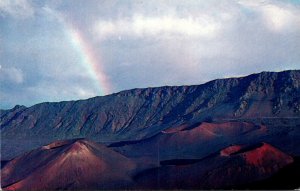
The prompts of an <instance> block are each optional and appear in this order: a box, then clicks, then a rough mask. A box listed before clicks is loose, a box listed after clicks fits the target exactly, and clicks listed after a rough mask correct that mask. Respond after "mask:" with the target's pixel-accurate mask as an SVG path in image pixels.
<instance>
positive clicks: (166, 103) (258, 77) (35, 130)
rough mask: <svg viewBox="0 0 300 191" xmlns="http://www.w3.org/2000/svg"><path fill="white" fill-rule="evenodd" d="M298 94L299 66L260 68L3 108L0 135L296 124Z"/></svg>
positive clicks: (127, 135) (99, 134) (116, 137)
mask: <svg viewBox="0 0 300 191" xmlns="http://www.w3.org/2000/svg"><path fill="white" fill-rule="evenodd" d="M299 95H300V70H289V71H283V72H262V73H258V74H251V75H248V76H245V77H239V78H226V79H216V80H212V81H210V82H207V83H205V84H201V85H192V86H163V87H154V88H137V89H132V90H125V91H121V92H119V93H114V94H111V95H108V96H98V97H93V98H89V99H86V100H77V101H63V102H45V103H40V104H36V105H34V106H31V107H24V106H16V107H14V108H13V109H11V110H5V111H1V112H0V116H1V124H0V126H1V138H2V139H3V140H10V139H22V140H35V139H44V140H48V142H49V141H53V140H58V139H70V138H82V137H84V138H89V139H92V140H94V141H99V142H116V141H134V140H140V139H145V138H147V137H151V136H154V135H156V134H158V133H160V132H161V131H163V130H165V129H168V128H170V127H174V126H180V125H183V124H186V123H188V124H190V125H193V124H197V123H201V122H205V121H208V122H209V121H222V120H248V119H249V120H250V121H251V119H252V118H253V119H255V120H256V121H254V123H261V122H262V121H264V123H265V121H266V123H268V122H269V121H270V120H267V119H268V118H278V121H279V123H278V125H280V124H282V125H284V124H283V122H282V120H280V119H281V118H286V117H288V118H293V117H294V118H295V119H296V122H295V123H297V124H298V123H299V122H298V121H297V120H298V118H300V96H299ZM259 120H260V121H259ZM252 122H253V120H252ZM272 123H273V122H272ZM288 123H291V120H290V121H289V122H288ZM293 123H294V122H293ZM39 146H40V145H39Z"/></svg>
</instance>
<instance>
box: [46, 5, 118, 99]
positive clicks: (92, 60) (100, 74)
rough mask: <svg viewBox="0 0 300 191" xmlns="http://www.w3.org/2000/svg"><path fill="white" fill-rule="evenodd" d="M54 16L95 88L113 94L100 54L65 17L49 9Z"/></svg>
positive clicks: (100, 91) (102, 92)
mask: <svg viewBox="0 0 300 191" xmlns="http://www.w3.org/2000/svg"><path fill="white" fill-rule="evenodd" d="M46 11H47V12H48V13H50V14H51V15H52V16H54V17H55V18H56V19H58V21H59V22H60V23H61V24H62V26H63V29H64V31H65V34H66V36H67V37H68V40H69V42H70V43H71V45H72V47H73V48H74V50H75V51H77V53H78V55H79V56H80V62H79V63H80V64H81V65H82V66H83V67H84V68H85V70H86V71H87V72H88V74H89V76H90V77H91V78H92V79H93V82H94V83H95V88H96V89H97V91H98V92H99V93H100V94H102V95H103V94H104V95H106V94H109V93H111V92H112V86H111V83H110V82H109V80H108V79H109V78H108V77H107V75H106V74H105V72H104V69H103V62H102V60H101V57H100V54H99V53H98V54H97V53H96V52H95V51H94V48H93V47H92V46H91V45H90V44H91V43H89V41H88V40H87V39H86V38H85V36H84V34H83V33H82V32H81V31H80V30H79V29H78V28H77V27H75V25H74V24H73V22H71V21H69V20H67V19H66V17H64V16H63V15H61V14H59V13H58V12H55V11H54V10H51V9H49V8H47V10H46Z"/></svg>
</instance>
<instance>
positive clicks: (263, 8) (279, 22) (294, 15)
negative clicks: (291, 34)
mask: <svg viewBox="0 0 300 191" xmlns="http://www.w3.org/2000/svg"><path fill="white" fill-rule="evenodd" d="M239 4H240V5H242V6H244V7H246V8H248V9H251V11H253V12H256V13H257V14H259V16H261V19H262V20H263V22H264V23H265V24H266V26H268V28H269V29H270V30H272V31H273V32H281V31H283V30H284V31H288V30H289V29H290V28H291V27H293V26H297V25H298V26H300V18H299V16H298V15H299V14H300V10H299V9H297V7H295V6H292V4H289V3H282V2H280V1H279V2H277V3H272V2H271V1H245V0H240V1H239Z"/></svg>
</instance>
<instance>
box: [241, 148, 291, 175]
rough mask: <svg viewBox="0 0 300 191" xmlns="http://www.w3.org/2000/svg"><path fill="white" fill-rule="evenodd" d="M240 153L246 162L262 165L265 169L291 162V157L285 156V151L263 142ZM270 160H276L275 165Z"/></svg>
mask: <svg viewBox="0 0 300 191" xmlns="http://www.w3.org/2000/svg"><path fill="white" fill-rule="evenodd" d="M241 155H242V157H243V158H244V159H245V161H246V162H247V164H250V165H253V166H263V167H265V170H268V168H270V169H269V170H271V169H272V168H275V166H278V167H280V166H285V165H286V164H289V163H292V162H293V158H292V157H289V156H287V155H286V154H285V153H283V152H281V151H280V150H278V149H276V148H274V147H273V146H271V145H270V144H267V143H263V144H262V146H260V147H258V148H255V149H253V150H250V151H248V152H245V153H243V154H241ZM272 161H276V165H275V164H272ZM274 165H275V166H274Z"/></svg>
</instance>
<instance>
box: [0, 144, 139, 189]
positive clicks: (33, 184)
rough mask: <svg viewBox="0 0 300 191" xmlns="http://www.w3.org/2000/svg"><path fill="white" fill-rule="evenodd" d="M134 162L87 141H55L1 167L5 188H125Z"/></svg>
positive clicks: (129, 181) (129, 180) (128, 182)
mask: <svg viewBox="0 0 300 191" xmlns="http://www.w3.org/2000/svg"><path fill="white" fill-rule="evenodd" d="M133 169H135V163H134V162H132V161H131V160H130V159H128V158H126V157H124V156H123V155H121V154H119V153H117V152H115V151H113V150H111V149H109V148H107V147H105V146H103V145H101V144H97V143H94V142H90V141H87V140H75V141H58V142H54V143H51V144H49V145H46V146H44V147H42V148H40V149H36V150H34V151H31V152H29V153H27V154H25V155H23V156H21V157H18V158H15V159H14V160H12V161H10V162H9V163H8V164H6V165H5V166H4V167H3V169H1V176H2V178H1V179H2V188H3V189H4V190H41V189H43V190H45V189H49V190H53V189H87V188H88V189H95V188H98V189H109V188H118V187H122V188H126V186H127V185H129V184H131V179H130V173H131V172H132V170H133Z"/></svg>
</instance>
